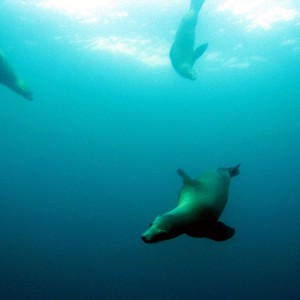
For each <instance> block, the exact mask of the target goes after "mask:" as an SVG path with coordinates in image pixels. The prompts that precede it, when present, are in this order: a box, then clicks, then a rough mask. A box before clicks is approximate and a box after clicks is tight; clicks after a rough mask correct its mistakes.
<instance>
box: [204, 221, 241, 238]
mask: <svg viewBox="0 0 300 300" xmlns="http://www.w3.org/2000/svg"><path fill="white" fill-rule="evenodd" d="M234 232H235V230H234V228H232V227H229V226H227V225H225V224H224V223H222V222H216V223H213V224H211V225H210V226H208V227H207V230H206V232H205V237H206V238H209V239H212V240H214V241H218V242H221V241H226V240H228V239H230V238H231V237H233V235H234Z"/></svg>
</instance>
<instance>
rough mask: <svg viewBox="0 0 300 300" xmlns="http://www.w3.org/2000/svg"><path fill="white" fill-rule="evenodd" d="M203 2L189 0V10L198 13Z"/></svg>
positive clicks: (202, 0)
mask: <svg viewBox="0 0 300 300" xmlns="http://www.w3.org/2000/svg"><path fill="white" fill-rule="evenodd" d="M204 2H205V0H191V4H190V9H191V10H196V11H199V10H200V9H201V7H202V5H203V3H204Z"/></svg>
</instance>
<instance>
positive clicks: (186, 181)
mask: <svg viewBox="0 0 300 300" xmlns="http://www.w3.org/2000/svg"><path fill="white" fill-rule="evenodd" d="M177 173H178V175H179V176H180V177H181V178H182V180H183V184H189V185H196V184H197V181H196V180H193V179H191V178H190V176H189V175H188V174H187V173H185V172H184V171H183V170H182V169H177Z"/></svg>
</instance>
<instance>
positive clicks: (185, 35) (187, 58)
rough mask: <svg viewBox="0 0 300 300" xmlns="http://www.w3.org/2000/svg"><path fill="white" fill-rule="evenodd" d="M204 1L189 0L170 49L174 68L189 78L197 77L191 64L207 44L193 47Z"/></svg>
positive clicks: (200, 54)
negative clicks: (188, 7) (188, 6)
mask: <svg viewBox="0 0 300 300" xmlns="http://www.w3.org/2000/svg"><path fill="white" fill-rule="evenodd" d="M204 1H205V0H191V4H190V9H189V10H188V12H187V13H186V14H185V15H184V17H183V18H182V20H181V23H180V25H179V27H178V29H177V32H176V35H175V39H174V42H173V45H172V48H171V51H170V59H171V63H172V65H173V67H174V69H175V70H176V71H177V73H178V74H180V75H181V76H183V77H185V78H188V79H191V80H195V79H196V78H197V75H196V72H195V71H194V70H193V66H194V64H195V62H196V60H197V59H198V58H199V57H200V56H202V54H203V53H204V52H205V50H206V49H207V46H208V44H207V43H205V44H203V45H201V46H199V47H197V48H196V49H194V48H195V29H196V25H197V21H198V15H199V11H200V9H201V7H202V5H203V3H204Z"/></svg>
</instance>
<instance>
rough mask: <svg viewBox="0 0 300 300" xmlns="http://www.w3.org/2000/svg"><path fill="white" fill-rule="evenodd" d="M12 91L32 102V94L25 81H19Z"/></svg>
mask: <svg viewBox="0 0 300 300" xmlns="http://www.w3.org/2000/svg"><path fill="white" fill-rule="evenodd" d="M12 89H13V90H14V91H15V92H16V93H18V94H20V95H21V96H23V97H24V98H26V99H27V100H32V92H31V90H30V88H29V87H28V86H27V84H26V83H25V81H23V80H22V79H19V80H17V81H16V82H15V84H14V85H13V87H12Z"/></svg>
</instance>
